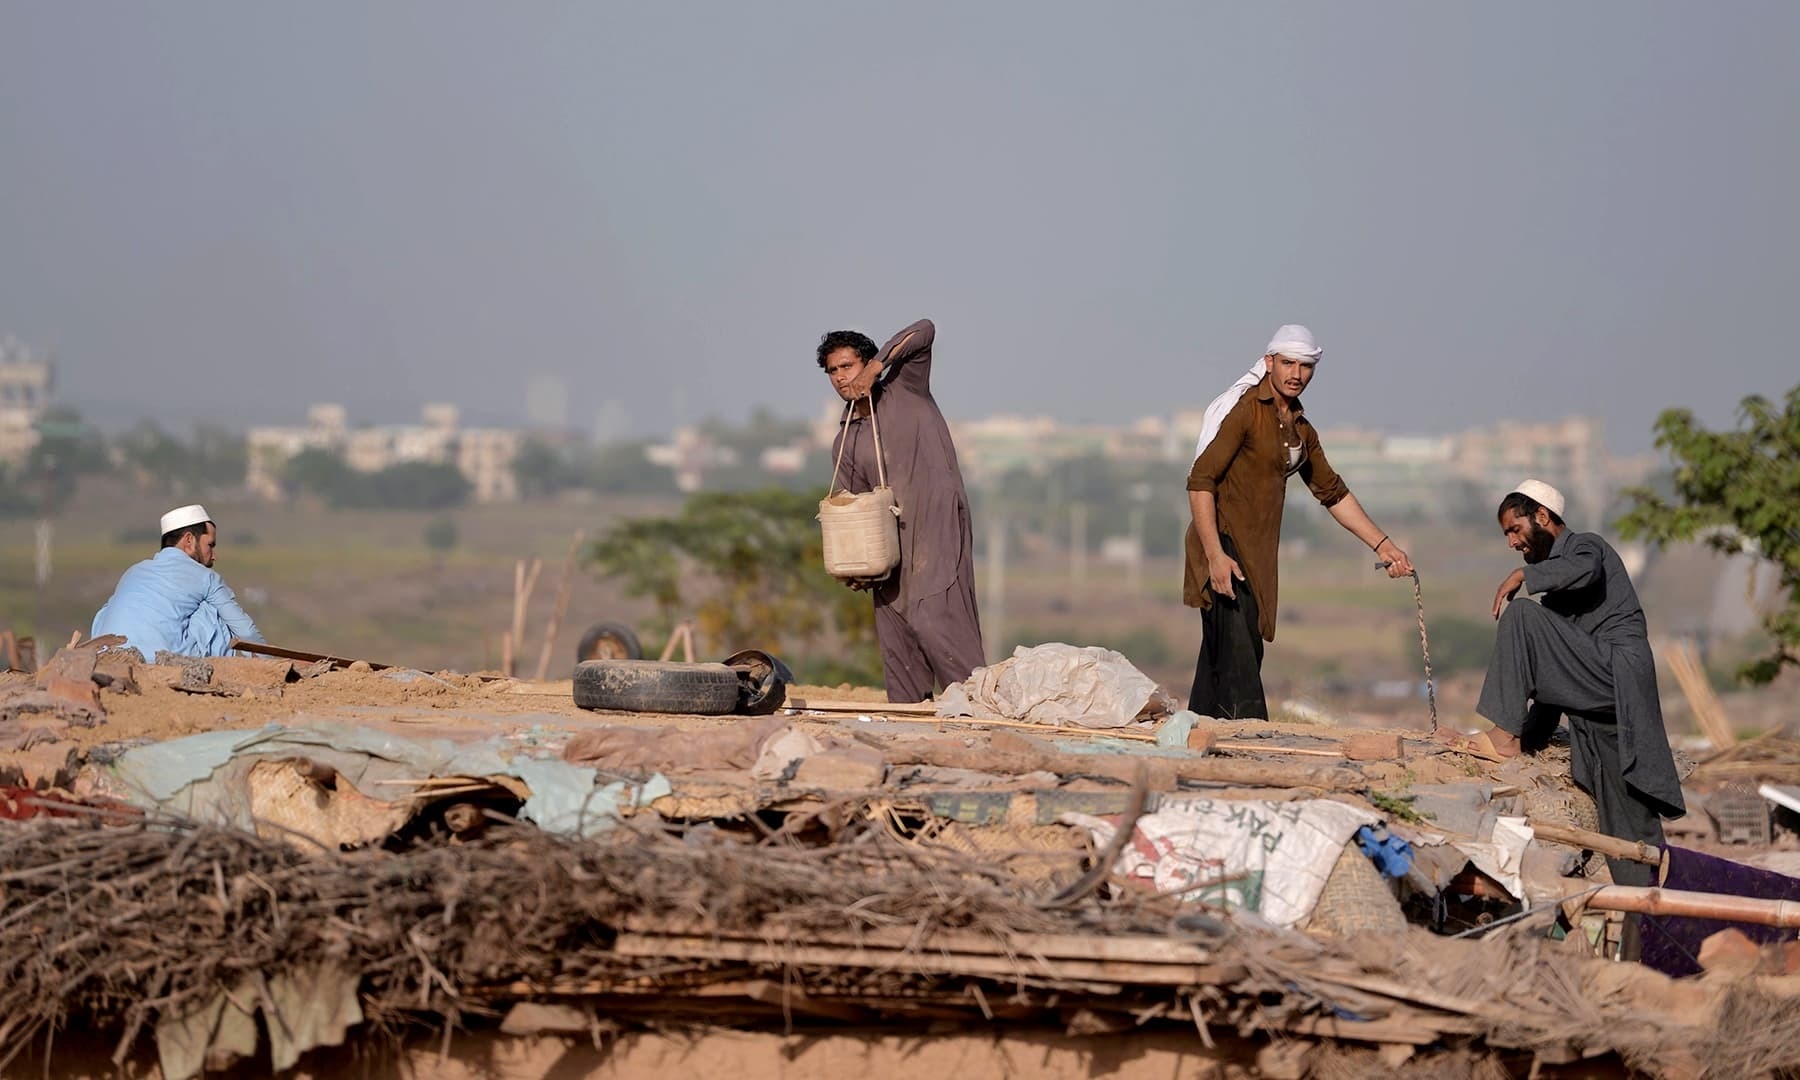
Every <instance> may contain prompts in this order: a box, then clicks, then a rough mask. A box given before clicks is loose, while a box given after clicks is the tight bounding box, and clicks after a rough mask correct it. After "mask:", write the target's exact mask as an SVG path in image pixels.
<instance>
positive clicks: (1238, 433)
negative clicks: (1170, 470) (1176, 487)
mask: <svg viewBox="0 0 1800 1080" xmlns="http://www.w3.org/2000/svg"><path fill="white" fill-rule="evenodd" d="M1249 430H1250V421H1249V414H1248V413H1247V412H1246V411H1245V410H1243V409H1241V408H1240V409H1233V410H1231V412H1230V413H1229V414H1228V415H1227V416H1226V417H1225V420H1224V422H1223V423H1221V424H1220V425H1219V433H1218V434H1217V435H1215V436H1213V441H1212V442H1210V443H1208V444H1207V445H1206V450H1205V451H1204V452H1203V453H1202V454H1201V455H1200V456H1199V457H1197V458H1195V459H1194V466H1193V468H1191V469H1189V470H1188V480H1187V489H1188V490H1189V491H1207V492H1213V493H1215V494H1216V493H1217V492H1218V490H1219V481H1220V480H1221V479H1223V478H1224V476H1225V470H1226V469H1229V468H1230V467H1231V459H1232V458H1235V457H1237V452H1238V449H1239V448H1240V447H1242V446H1243V445H1244V438H1245V436H1246V435H1247V434H1248V433H1249Z"/></svg>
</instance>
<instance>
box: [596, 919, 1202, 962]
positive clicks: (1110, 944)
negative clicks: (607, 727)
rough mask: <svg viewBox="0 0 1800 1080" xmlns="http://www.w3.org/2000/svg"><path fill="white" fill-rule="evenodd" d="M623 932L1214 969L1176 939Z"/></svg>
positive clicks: (903, 929)
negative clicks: (1208, 967)
mask: <svg viewBox="0 0 1800 1080" xmlns="http://www.w3.org/2000/svg"><path fill="white" fill-rule="evenodd" d="M620 925H621V927H622V928H623V929H624V930H627V931H629V932H631V933H634V934H639V935H642V936H645V937H653V936H656V935H667V936H670V937H680V938H706V939H708V940H718V941H744V942H754V943H758V944H763V945H775V946H781V945H783V944H785V943H786V942H788V941H789V940H796V941H803V942H805V943H806V944H817V945H844V946H850V947H858V946H867V947H871V948H878V949H930V950H932V951H934V952H943V953H968V954H972V955H982V956H1018V955H1031V956H1042V957H1049V958H1058V957H1066V958H1069V959H1073V960H1125V961H1134V962H1142V963H1155V964H1162V963H1176V964H1210V963H1212V962H1213V960H1214V957H1213V954H1212V953H1211V952H1210V951H1209V950H1207V949H1206V948H1204V947H1203V946H1200V945H1196V944H1193V943H1192V942H1186V941H1181V940H1179V939H1175V938H1166V937H1153V936H1149V935H1139V936H1134V937H1118V936H1106V935H1089V934H1008V935H1007V936H1006V937H1005V938H1004V939H1001V938H996V937H993V936H991V935H988V934H977V933H971V932H969V931H966V930H943V931H938V932H937V933H930V934H923V935H921V934H920V933H919V931H918V930H917V929H916V928H914V927H911V926H894V927H873V928H870V929H868V930H863V931H860V932H853V931H836V932H834V931H830V930H812V929H808V930H804V931H798V930H796V931H793V934H794V935H795V936H794V937H793V938H791V939H790V938H785V937H782V936H780V935H781V934H782V933H783V932H784V929H785V928H783V927H779V926H770V927H765V928H764V929H763V932H761V933H757V932H749V931H716V930H709V929H706V928H705V927H702V926H699V925H698V924H694V923H687V922H678V921H672V920H658V919H649V918H642V917H634V918H627V919H624V920H622V921H621V923H620Z"/></svg>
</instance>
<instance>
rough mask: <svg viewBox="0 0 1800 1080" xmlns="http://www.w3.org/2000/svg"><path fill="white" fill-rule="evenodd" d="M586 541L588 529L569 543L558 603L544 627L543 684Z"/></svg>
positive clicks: (539, 676) (540, 657)
mask: <svg viewBox="0 0 1800 1080" xmlns="http://www.w3.org/2000/svg"><path fill="white" fill-rule="evenodd" d="M586 539H587V530H586V529H577V530H575V539H574V540H571V541H570V542H569V554H568V555H567V557H565V558H564V559H563V568H562V577H561V579H559V580H558V581H557V583H556V603H555V604H553V605H552V606H551V608H550V622H549V623H548V624H547V625H546V626H545V627H544V647H543V648H542V649H540V650H539V651H538V663H537V680H538V681H539V682H543V681H544V679H545V677H547V676H548V675H549V674H550V654H551V652H553V651H554V650H555V649H556V632H557V630H558V629H559V628H560V627H561V626H562V619H563V615H564V614H565V613H566V612H567V611H568V610H569V589H570V587H571V586H572V585H573V584H574V578H575V559H576V557H577V556H578V555H580V554H581V542H582V541H583V540H586Z"/></svg>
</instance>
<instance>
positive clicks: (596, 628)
mask: <svg viewBox="0 0 1800 1080" xmlns="http://www.w3.org/2000/svg"><path fill="white" fill-rule="evenodd" d="M643 658H644V646H643V645H642V643H640V642H639V641H638V636H637V634H635V633H633V632H632V629H631V627H629V626H626V625H625V624H624V623H621V622H597V623H595V624H594V625H592V626H590V627H588V628H587V633H585V634H583V635H581V644H579V645H577V646H575V662H576V663H577V664H579V663H581V662H582V661H583V660H642V659H643Z"/></svg>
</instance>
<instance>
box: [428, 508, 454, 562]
mask: <svg viewBox="0 0 1800 1080" xmlns="http://www.w3.org/2000/svg"><path fill="white" fill-rule="evenodd" d="M424 539H425V547H426V548H427V549H429V550H430V551H432V552H434V553H436V554H437V555H439V556H440V557H441V556H442V555H443V554H444V553H446V552H449V551H453V550H455V548H456V541H457V539H458V537H457V531H456V519H455V518H447V517H441V518H432V519H431V520H430V521H429V522H427V523H426V525H425V533H424Z"/></svg>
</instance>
